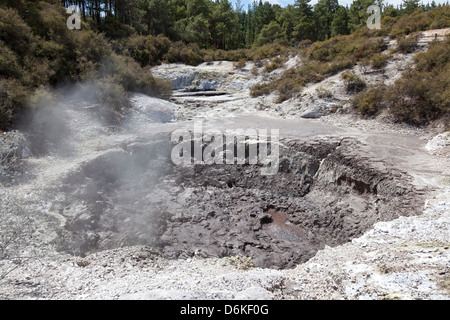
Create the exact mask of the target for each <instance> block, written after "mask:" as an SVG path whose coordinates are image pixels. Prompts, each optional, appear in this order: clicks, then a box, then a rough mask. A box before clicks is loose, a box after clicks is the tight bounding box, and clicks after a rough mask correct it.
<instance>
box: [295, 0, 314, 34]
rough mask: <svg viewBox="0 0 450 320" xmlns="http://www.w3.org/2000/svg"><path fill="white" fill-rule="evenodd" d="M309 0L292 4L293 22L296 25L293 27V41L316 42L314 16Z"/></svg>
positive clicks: (298, 0)
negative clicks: (293, 9)
mask: <svg viewBox="0 0 450 320" xmlns="http://www.w3.org/2000/svg"><path fill="white" fill-rule="evenodd" d="M310 1H311V0H296V1H295V4H294V8H295V20H296V21H297V24H296V25H295V26H294V32H293V36H294V38H295V40H297V41H302V40H305V39H309V40H312V41H314V40H316V39H317V36H316V33H315V27H314V16H313V10H312V7H311V5H310V4H309V2H310Z"/></svg>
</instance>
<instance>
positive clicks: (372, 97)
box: [351, 86, 385, 116]
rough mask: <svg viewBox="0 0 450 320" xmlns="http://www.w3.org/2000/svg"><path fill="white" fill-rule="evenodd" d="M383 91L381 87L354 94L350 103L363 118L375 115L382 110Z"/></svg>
mask: <svg viewBox="0 0 450 320" xmlns="http://www.w3.org/2000/svg"><path fill="white" fill-rule="evenodd" d="M384 91H385V88H384V87H383V86H380V87H374V88H370V89H368V90H366V91H363V92H359V93H358V94H356V95H355V96H354V97H353V98H352V100H351V103H352V105H353V107H354V108H356V109H357V110H358V111H359V112H361V113H362V114H363V115H364V116H374V115H377V114H378V113H379V112H380V111H381V109H382V108H383V99H384Z"/></svg>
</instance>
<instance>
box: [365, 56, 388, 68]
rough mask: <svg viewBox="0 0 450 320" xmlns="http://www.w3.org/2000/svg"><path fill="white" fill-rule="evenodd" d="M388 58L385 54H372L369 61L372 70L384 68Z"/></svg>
mask: <svg viewBox="0 0 450 320" xmlns="http://www.w3.org/2000/svg"><path fill="white" fill-rule="evenodd" d="M388 58H389V56H388V55H387V54H382V53H376V54H374V55H373V56H372V57H371V59H370V63H371V65H372V68H374V69H382V68H384V67H385V66H386V63H387V59H388Z"/></svg>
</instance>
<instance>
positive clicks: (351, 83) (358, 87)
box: [341, 71, 366, 93]
mask: <svg viewBox="0 0 450 320" xmlns="http://www.w3.org/2000/svg"><path fill="white" fill-rule="evenodd" d="M341 78H342V80H344V83H345V87H346V90H347V92H348V93H358V92H361V91H362V90H364V89H365V88H366V82H365V81H364V80H363V79H361V78H360V77H358V76H357V75H356V74H354V73H351V72H349V71H345V72H344V73H342V74H341Z"/></svg>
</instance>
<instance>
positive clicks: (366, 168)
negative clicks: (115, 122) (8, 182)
mask: <svg viewBox="0 0 450 320" xmlns="http://www.w3.org/2000/svg"><path fill="white" fill-rule="evenodd" d="M147 141H148V140H147ZM151 141H152V142H132V143H129V144H124V145H122V146H121V148H118V149H113V150H108V151H106V152H105V153H103V154H102V155H101V156H99V157H97V158H96V159H94V160H92V161H87V162H85V163H84V164H83V165H82V166H81V167H80V168H79V169H78V170H77V171H76V172H72V173H70V174H69V175H68V176H66V177H65V178H64V179H63V180H62V181H61V183H60V185H58V186H56V187H52V188H51V189H49V190H48V191H49V193H51V194H52V195H53V196H54V197H55V199H59V200H58V201H56V202H55V203H54V204H53V205H54V206H55V207H54V208H56V209H57V211H59V213H60V214H61V215H62V216H64V217H65V219H66V222H65V225H64V226H63V227H62V228H61V229H60V230H59V237H58V240H57V241H58V243H56V245H57V248H58V250H60V251H64V252H68V253H70V254H75V255H79V256H85V255H88V254H91V253H93V252H98V251H102V250H105V249H113V248H118V247H123V246H129V245H149V246H152V247H154V248H157V249H159V250H160V251H161V252H162V253H163V254H164V255H166V256H167V257H168V258H174V259H175V258H188V257H193V256H197V257H224V256H235V255H237V256H249V257H252V259H253V262H254V264H255V266H258V267H267V268H268V267H270V268H291V267H295V266H296V265H298V264H299V263H302V262H305V261H307V260H308V259H310V258H311V257H313V256H314V255H315V253H316V252H317V251H318V250H319V249H322V248H324V246H325V245H328V246H336V245H340V244H343V243H346V242H348V241H350V240H351V239H353V238H355V237H358V236H361V235H362V234H363V233H364V232H365V231H367V230H369V229H370V228H371V227H372V226H373V225H374V223H376V222H378V221H388V220H392V219H395V218H397V217H399V216H409V215H416V214H419V213H420V212H419V211H420V208H422V207H423V197H422V196H421V195H420V194H419V193H418V192H417V191H416V190H415V189H414V187H413V186H412V184H411V183H410V177H409V176H408V175H407V174H406V173H403V172H399V171H398V170H395V169H392V168H389V167H387V166H386V165H385V164H382V163H379V162H373V161H371V160H370V158H369V157H368V156H366V154H365V153H364V151H363V148H361V145H360V142H357V141H356V140H354V139H352V138H344V139H342V138H339V139H338V138H336V137H317V138H315V139H313V140H311V139H309V140H300V139H297V140H282V141H281V143H280V170H279V172H278V173H277V174H276V175H274V176H263V175H261V174H260V169H261V168H260V167H258V166H252V165H195V166H194V165H193V166H188V167H186V166H175V165H173V163H172V162H171V161H170V152H171V144H170V143H168V141H169V137H168V136H167V135H164V134H159V135H157V136H155V137H154V139H152V140H151Z"/></svg>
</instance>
